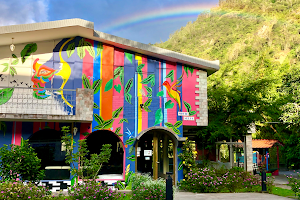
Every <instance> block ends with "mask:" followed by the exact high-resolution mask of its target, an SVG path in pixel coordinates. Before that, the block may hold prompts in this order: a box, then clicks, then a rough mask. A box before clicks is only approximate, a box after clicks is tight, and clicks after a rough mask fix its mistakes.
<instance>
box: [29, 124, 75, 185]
mask: <svg viewBox="0 0 300 200" xmlns="http://www.w3.org/2000/svg"><path fill="white" fill-rule="evenodd" d="M62 135H63V133H62V132H60V131H56V130H54V129H43V130H40V131H37V132H36V133H34V134H33V135H32V136H31V137H30V138H29V144H30V146H31V147H32V148H34V150H35V152H36V153H37V157H38V158H39V159H41V169H44V170H45V178H44V180H63V179H67V180H68V179H69V178H70V171H69V170H70V166H69V165H67V164H66V162H65V157H66V151H65V150H63V145H62V143H61V137H62Z"/></svg>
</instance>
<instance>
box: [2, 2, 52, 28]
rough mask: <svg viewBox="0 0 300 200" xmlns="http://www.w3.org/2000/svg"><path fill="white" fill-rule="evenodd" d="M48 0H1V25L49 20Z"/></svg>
mask: <svg viewBox="0 0 300 200" xmlns="http://www.w3.org/2000/svg"><path fill="white" fill-rule="evenodd" d="M48 4H49V2H48V0H22V1H19V0H0V26H7V25H15V24H27V23H36V22H44V21H48Z"/></svg>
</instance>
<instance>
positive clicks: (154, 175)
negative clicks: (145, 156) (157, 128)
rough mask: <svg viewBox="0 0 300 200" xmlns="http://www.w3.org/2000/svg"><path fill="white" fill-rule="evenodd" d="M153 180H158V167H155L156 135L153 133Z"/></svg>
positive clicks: (156, 153) (156, 152) (156, 154)
mask: <svg viewBox="0 0 300 200" xmlns="http://www.w3.org/2000/svg"><path fill="white" fill-rule="evenodd" d="M152 156H153V161H152V163H153V178H154V179H157V178H158V167H157V164H158V163H157V162H158V161H157V156H158V138H157V133H156V132H155V133H154V134H153V153H152Z"/></svg>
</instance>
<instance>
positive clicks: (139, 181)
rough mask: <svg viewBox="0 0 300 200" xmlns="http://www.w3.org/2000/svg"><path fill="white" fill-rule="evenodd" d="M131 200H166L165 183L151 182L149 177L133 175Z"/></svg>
mask: <svg viewBox="0 0 300 200" xmlns="http://www.w3.org/2000/svg"><path fill="white" fill-rule="evenodd" d="M132 199H134V200H142V199H147V200H151V199H153V200H156V199H161V200H162V199H166V181H165V180H164V179H161V178H159V179H157V180H153V179H152V177H151V176H150V175H135V176H134V177H133V180H132Z"/></svg>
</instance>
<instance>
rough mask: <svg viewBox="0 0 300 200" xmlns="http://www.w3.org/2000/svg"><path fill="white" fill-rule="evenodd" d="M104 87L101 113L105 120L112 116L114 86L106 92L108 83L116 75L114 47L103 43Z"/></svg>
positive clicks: (102, 89)
mask: <svg viewBox="0 0 300 200" xmlns="http://www.w3.org/2000/svg"><path fill="white" fill-rule="evenodd" d="M101 68H102V70H101V72H102V75H101V76H102V87H101V97H100V98H101V100H100V102H101V107H100V113H101V116H102V117H103V119H104V120H109V119H111V118H112V103H113V87H112V88H111V89H110V90H108V91H106V92H104V90H105V86H106V84H107V83H108V82H109V81H110V80H113V76H114V48H113V47H112V46H109V45H105V44H104V45H103V52H102V63H101Z"/></svg>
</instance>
